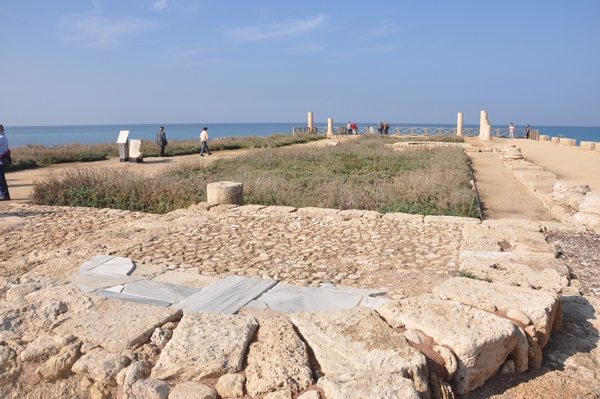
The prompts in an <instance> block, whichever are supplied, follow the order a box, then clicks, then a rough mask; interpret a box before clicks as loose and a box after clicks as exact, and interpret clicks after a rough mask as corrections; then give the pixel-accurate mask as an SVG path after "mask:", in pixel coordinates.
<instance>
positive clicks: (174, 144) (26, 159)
mask: <svg viewBox="0 0 600 399" xmlns="http://www.w3.org/2000/svg"><path fill="white" fill-rule="evenodd" d="M322 138H323V136H320V135H319V136H318V135H295V136H292V135H289V134H288V135H286V134H273V135H271V136H269V137H257V136H248V137H234V138H225V139H216V140H214V141H212V142H211V144H210V149H211V151H223V150H236V149H253V148H277V147H283V146H288V145H292V144H301V143H307V142H310V141H314V140H320V139H322ZM200 147H201V146H200V141H199V140H171V141H169V145H168V146H167V149H166V156H175V155H190V154H197V153H199V152H200ZM158 150H159V148H158V147H157V146H156V144H155V143H154V141H151V140H142V148H141V152H142V154H143V155H144V156H146V157H156V156H158ZM11 153H12V154H11V157H12V160H13V164H12V165H11V166H10V167H9V170H21V169H28V168H34V167H37V166H44V165H52V164H58V163H69V162H93V161H101V160H104V159H107V158H110V157H118V156H119V147H118V144H116V143H101V144H93V145H88V144H77V143H75V144H67V145H57V146H51V147H48V146H44V145H40V144H30V145H26V146H24V147H16V148H13V149H11Z"/></svg>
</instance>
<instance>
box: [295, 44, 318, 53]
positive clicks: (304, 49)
mask: <svg viewBox="0 0 600 399" xmlns="http://www.w3.org/2000/svg"><path fill="white" fill-rule="evenodd" d="M321 50H323V47H322V46H319V45H316V44H300V45H297V46H292V47H290V48H289V49H288V50H287V53H288V54H304V53H315V52H317V51H321Z"/></svg>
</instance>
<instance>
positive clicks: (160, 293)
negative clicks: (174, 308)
mask: <svg viewBox="0 0 600 399" xmlns="http://www.w3.org/2000/svg"><path fill="white" fill-rule="evenodd" d="M198 291H200V289H199V288H194V287H186V286H184V285H177V284H168V283H161V282H158V281H152V280H140V281H135V282H133V283H129V284H126V285H125V289H124V290H123V294H128V295H137V296H140V297H144V298H148V299H154V300H158V301H165V302H169V303H175V302H179V301H181V300H183V299H185V298H187V297H189V296H190V295H192V294H195V293H196V292H198Z"/></svg>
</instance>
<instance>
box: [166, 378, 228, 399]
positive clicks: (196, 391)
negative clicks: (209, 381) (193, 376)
mask: <svg viewBox="0 0 600 399" xmlns="http://www.w3.org/2000/svg"><path fill="white" fill-rule="evenodd" d="M169 399H217V391H215V390H214V389H213V388H211V387H209V386H206V385H204V384H202V383H200V382H193V381H188V382H182V383H181V384H177V385H175V387H174V388H173V389H172V390H171V393H170V394H169Z"/></svg>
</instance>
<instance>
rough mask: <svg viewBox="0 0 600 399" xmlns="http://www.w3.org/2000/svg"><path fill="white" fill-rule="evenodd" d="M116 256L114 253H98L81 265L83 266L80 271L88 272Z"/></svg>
mask: <svg viewBox="0 0 600 399" xmlns="http://www.w3.org/2000/svg"><path fill="white" fill-rule="evenodd" d="M114 258H115V257H114V256H112V255H98V256H94V257H93V258H92V259H90V260H89V261H87V262H85V263H84V264H83V265H81V267H80V268H79V271H80V272H87V271H89V270H92V269H94V268H96V267H98V266H100V265H101V264H103V263H106V262H108V261H109V260H111V259H114Z"/></svg>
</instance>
